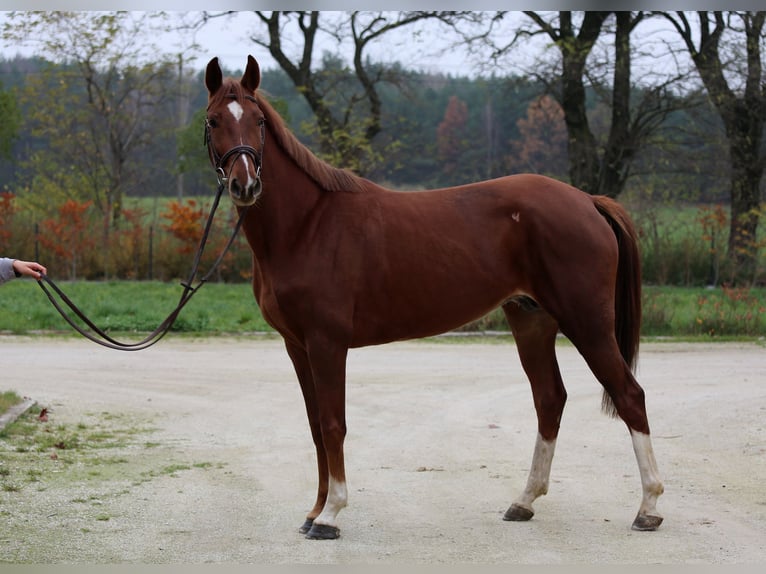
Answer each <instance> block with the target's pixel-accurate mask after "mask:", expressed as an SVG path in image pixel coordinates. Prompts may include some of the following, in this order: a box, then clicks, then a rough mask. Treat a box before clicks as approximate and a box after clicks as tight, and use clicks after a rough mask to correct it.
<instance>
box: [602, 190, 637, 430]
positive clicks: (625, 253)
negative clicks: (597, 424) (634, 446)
mask: <svg viewBox="0 0 766 574" xmlns="http://www.w3.org/2000/svg"><path fill="white" fill-rule="evenodd" d="M593 203H594V204H595V206H596V209H597V210H598V212H599V213H600V214H601V215H602V216H603V217H604V218H605V219H606V220H607V221H608V222H609V225H610V226H611V227H612V230H613V231H614V234H615V236H616V237H617V245H618V247H619V255H618V261H617V281H616V284H615V302H614V311H615V326H614V331H615V336H616V338H617V345H618V346H619V348H620V353H621V354H622V357H623V359H625V362H626V363H627V364H628V366H629V367H630V370H631V372H634V373H635V370H636V363H637V361H638V346H639V342H640V335H641V256H640V253H639V250H638V233H637V232H636V228H635V225H634V224H633V221H632V220H631V219H630V216H629V215H628V212H627V211H626V210H625V208H624V207H622V205H620V204H619V203H617V201H615V200H614V199H612V198H610V197H607V196H604V195H594V196H593ZM601 406H602V409H603V411H604V412H605V413H607V414H609V415H611V416H613V417H616V416H617V411H616V409H615V408H614V403H613V402H612V399H611V397H610V396H609V395H608V394H607V393H606V391H604V394H603V398H602V402H601Z"/></svg>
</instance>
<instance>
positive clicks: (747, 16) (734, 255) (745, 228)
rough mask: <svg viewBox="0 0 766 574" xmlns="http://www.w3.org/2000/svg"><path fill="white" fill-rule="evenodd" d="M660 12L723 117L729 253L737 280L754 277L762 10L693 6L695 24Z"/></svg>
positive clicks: (764, 99)
mask: <svg viewBox="0 0 766 574" xmlns="http://www.w3.org/2000/svg"><path fill="white" fill-rule="evenodd" d="M662 15H663V16H664V17H665V19H667V20H668V21H669V22H671V23H672V24H673V26H674V27H675V29H676V31H677V32H678V34H679V35H680V37H681V39H682V40H683V42H684V44H685V45H686V48H687V50H688V51H689V54H690V55H691V58H692V61H693V63H694V66H695V68H696V70H697V72H698V73H699V76H700V78H701V79H702V82H703V84H704V85H705V89H706V90H707V92H708V96H709V98H710V100H711V102H712V103H713V106H714V107H715V109H716V111H717V112H718V114H719V116H720V118H721V121H722V122H723V125H724V128H725V131H726V137H727V139H728V143H729V162H730V165H731V175H730V198H731V218H730V223H729V225H730V227H729V245H728V251H729V259H730V260H731V261H732V262H733V263H734V266H735V280H737V281H752V279H753V275H754V273H755V271H756V256H757V246H758V244H757V242H756V233H757V228H758V222H759V219H760V202H761V191H760V183H761V179H762V177H763V171H764V166H765V164H766V154H764V152H763V151H762V147H761V146H762V143H763V138H764V125H765V123H766V81H765V79H764V74H763V53H762V49H763V42H764V21H765V20H766V12H706V11H703V12H697V18H696V26H695V24H694V23H693V22H692V21H691V20H690V18H689V15H687V14H686V13H685V12H675V13H670V12H664V13H662ZM725 35H728V41H727V40H724V36H725ZM734 38H738V39H739V41H734V40H733V39H734Z"/></svg>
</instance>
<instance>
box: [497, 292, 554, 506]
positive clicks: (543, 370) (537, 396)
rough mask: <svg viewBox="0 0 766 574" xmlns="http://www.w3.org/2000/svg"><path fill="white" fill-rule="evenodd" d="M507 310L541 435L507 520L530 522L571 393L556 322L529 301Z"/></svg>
mask: <svg viewBox="0 0 766 574" xmlns="http://www.w3.org/2000/svg"><path fill="white" fill-rule="evenodd" d="M503 310H504V311H505V316H506V318H507V319H508V323H509V325H510V327H511V331H512V333H513V337H514V340H515V342H516V347H517V349H518V353H519V358H520V359H521V364H522V367H523V368H524V372H525V373H526V375H527V378H528V379H529V382H530V385H531V387H532V397H533V400H534V405H535V411H536V412H537V431H538V432H537V439H536V443H535V450H534V454H533V456H532V465H531V467H530V470H529V477H528V478H527V484H526V487H525V488H524V491H523V492H522V493H521V495H519V497H518V498H516V500H515V501H514V502H513V503H512V504H511V506H510V507H509V508H508V510H507V511H506V512H505V515H504V516H503V520H508V521H526V520H530V519H531V518H532V516H534V509H533V507H532V503H533V502H534V501H535V500H536V499H537V498H539V497H540V496H543V495H544V494H547V492H548V485H549V481H550V473H551V464H552V462H553V454H554V451H555V448H556V438H557V437H558V432H559V426H560V423H561V415H562V413H563V411H564V405H565V404H566V399H567V393H566V390H565V389H564V384H563V382H562V380H561V373H560V371H559V367H558V362H557V360H556V348H555V346H556V334H557V332H558V324H557V323H556V321H555V320H554V319H553V318H552V317H551V316H550V315H548V313H546V312H545V311H543V310H542V309H540V308H539V307H538V306H537V305H536V304H535V303H534V302H533V301H531V300H529V299H522V300H518V301H511V302H509V303H506V304H505V305H504V306H503Z"/></svg>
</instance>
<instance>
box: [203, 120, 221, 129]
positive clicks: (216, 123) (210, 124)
mask: <svg viewBox="0 0 766 574" xmlns="http://www.w3.org/2000/svg"><path fill="white" fill-rule="evenodd" d="M206 121H207V125H208V126H209V127H211V128H215V127H218V122H216V121H215V119H214V118H207V120H206Z"/></svg>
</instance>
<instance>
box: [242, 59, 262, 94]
mask: <svg viewBox="0 0 766 574" xmlns="http://www.w3.org/2000/svg"><path fill="white" fill-rule="evenodd" d="M240 83H241V84H242V87H243V88H245V89H246V90H248V91H250V92H253V93H255V90H257V89H258V86H260V85H261V68H260V67H259V66H258V62H257V61H256V60H255V58H253V57H252V56H248V57H247V68H245V73H244V74H242V80H241V81H240Z"/></svg>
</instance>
